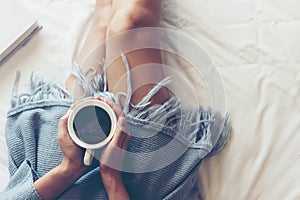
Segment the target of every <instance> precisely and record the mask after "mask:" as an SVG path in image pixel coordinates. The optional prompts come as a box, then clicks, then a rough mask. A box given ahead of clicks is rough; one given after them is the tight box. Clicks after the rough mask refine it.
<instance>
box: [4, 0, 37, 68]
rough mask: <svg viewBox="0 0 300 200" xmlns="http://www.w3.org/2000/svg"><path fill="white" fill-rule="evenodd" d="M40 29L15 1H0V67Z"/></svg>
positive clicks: (35, 20)
mask: <svg viewBox="0 0 300 200" xmlns="http://www.w3.org/2000/svg"><path fill="white" fill-rule="evenodd" d="M41 28H42V27H41V26H40V24H39V23H38V20H37V19H36V18H35V17H34V16H33V15H32V14H31V13H30V12H29V11H28V10H26V9H25V8H24V7H23V6H22V5H21V3H20V2H18V1H16V0H0V65H1V64H2V63H3V62H4V61H6V60H7V59H8V58H9V57H10V56H11V55H12V54H13V53H14V52H15V51H17V50H18V49H19V48H20V47H22V46H23V45H24V44H25V43H26V42H27V41H28V40H29V39H30V38H31V37H32V36H33V35H34V34H35V33H36V32H37V31H38V30H40V29H41Z"/></svg>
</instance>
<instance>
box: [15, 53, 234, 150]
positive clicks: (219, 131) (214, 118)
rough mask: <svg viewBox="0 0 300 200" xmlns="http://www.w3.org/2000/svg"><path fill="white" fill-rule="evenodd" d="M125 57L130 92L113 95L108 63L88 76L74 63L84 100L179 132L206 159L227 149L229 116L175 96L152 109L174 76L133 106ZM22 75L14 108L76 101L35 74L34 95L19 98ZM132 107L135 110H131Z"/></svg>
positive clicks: (140, 123) (229, 127)
mask: <svg viewBox="0 0 300 200" xmlns="http://www.w3.org/2000/svg"><path fill="white" fill-rule="evenodd" d="M121 58H122V60H123V63H124V65H125V67H126V70H127V87H128V89H127V93H122V92H120V93H117V94H113V93H111V92H109V91H108V86H107V78H106V63H105V61H104V60H103V61H101V62H99V64H100V66H102V68H103V72H104V73H103V75H100V74H97V72H96V70H95V69H94V70H89V71H88V73H87V74H83V73H82V72H81V70H80V67H79V66H78V64H77V63H74V66H73V72H72V74H73V75H74V77H75V78H76V79H77V81H78V83H79V84H80V85H81V86H82V87H83V89H84V91H85V94H84V96H83V97H87V96H100V97H104V98H107V99H109V100H111V101H113V102H114V103H116V104H117V105H119V106H120V107H121V108H122V109H123V112H124V114H125V115H126V116H127V118H128V119H132V120H133V121H134V122H135V123H138V124H139V125H146V124H150V123H155V124H158V125H160V126H161V127H164V128H167V129H169V130H172V131H175V132H176V133H178V134H180V135H181V136H183V137H184V138H185V139H186V140H187V141H188V142H189V144H190V147H192V148H201V149H203V150H205V152H206V155H205V156H212V155H214V154H215V153H217V152H218V151H220V150H221V149H222V148H224V146H225V145H226V144H227V142H228V140H229V137H230V134H231V126H230V123H229V117H228V115H225V116H221V114H220V113H219V112H215V111H212V109H210V108H207V109H204V108H202V107H199V108H195V109H194V110H188V111H185V110H183V109H182V104H181V102H180V100H178V99H176V98H175V97H171V98H170V99H169V100H168V101H166V102H165V103H164V104H162V105H153V106H150V107H148V106H149V104H151V98H152V97H153V96H154V95H155V94H156V93H157V92H158V91H159V90H160V89H161V88H162V87H165V86H166V85H168V84H169V83H170V81H171V78H170V77H167V78H165V79H164V80H162V81H161V82H160V83H158V84H157V85H156V86H155V87H154V88H153V89H152V90H151V91H150V92H149V93H148V94H147V95H146V96H145V97H144V98H143V99H142V100H141V101H140V102H139V103H138V104H137V105H132V104H131V103H130V99H131V95H132V86H131V75H130V67H129V64H128V61H127V59H126V56H125V55H124V54H123V53H121ZM91 69H92V68H91ZM19 76H20V75H19V72H18V73H17V76H16V81H15V85H14V91H13V97H12V100H11V105H12V108H15V107H17V106H20V105H22V104H26V103H30V102H37V101H41V100H45V99H48V100H62V99H66V98H68V99H71V100H74V99H73V97H72V95H71V94H70V93H69V92H68V91H67V90H66V89H65V88H64V87H62V86H59V85H58V84H54V83H51V82H47V81H44V80H43V79H42V78H39V77H37V76H35V75H34V74H32V75H31V79H30V88H31V93H23V94H20V95H16V90H17V84H18V80H19ZM120 96H125V97H126V100H125V104H124V105H122V104H121V102H120V101H119V99H120ZM130 106H131V108H132V109H131V110H130V111H129V107H130Z"/></svg>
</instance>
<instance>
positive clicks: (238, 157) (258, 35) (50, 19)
mask: <svg viewBox="0 0 300 200" xmlns="http://www.w3.org/2000/svg"><path fill="white" fill-rule="evenodd" d="M22 3H23V4H24V6H25V7H26V8H27V9H29V10H30V11H31V12H32V13H33V14H35V15H36V16H37V18H38V19H39V20H40V21H41V24H42V25H43V26H44V28H43V29H42V30H41V31H40V32H39V33H38V35H36V36H35V37H34V38H33V39H32V40H31V41H30V42H29V43H28V44H27V45H26V46H25V47H24V48H22V49H21V50H20V51H18V52H17V53H16V54H15V55H14V56H13V57H12V58H11V59H10V60H8V62H7V63H5V65H3V66H1V67H0V80H1V82H2V84H0V91H1V93H0V97H1V101H0V102H1V103H0V152H1V153H0V190H1V189H2V188H3V187H4V186H5V185H6V183H7V182H8V175H7V164H6V160H7V159H6V147H5V141H4V124H5V113H6V112H7V110H8V108H9V97H10V95H11V90H12V85H13V81H14V77H15V73H16V70H20V71H21V72H22V78H21V84H20V88H19V91H22V90H24V88H26V85H24V83H26V82H27V81H28V77H29V75H30V73H31V72H32V71H35V72H37V73H38V74H39V75H42V76H44V77H47V78H49V79H52V80H55V81H60V82H62V83H63V81H64V80H65V78H66V77H67V75H68V72H69V70H70V68H71V65H72V60H74V58H76V55H77V54H78V50H79V49H80V47H81V45H82V42H83V40H84V38H85V35H86V31H87V27H86V24H88V22H89V20H90V18H91V14H92V12H93V4H94V1H84V0H77V1H75V0H72V1H71V0H52V1H50V0H48V1H47V0H40V1H37V0H22ZM299 10H300V2H299V1H297V0H289V1H281V0H255V1H253V0H242V1H240V0H239V1H238V0H228V1H223V0H185V1H180V0H164V6H163V12H162V26H164V27H170V28H178V29H183V31H184V32H185V33H187V34H188V35H189V36H190V37H193V38H194V39H195V40H197V41H198V42H199V43H200V44H201V45H202V46H203V47H204V48H205V49H206V51H207V52H208V53H209V55H210V56H211V57H212V59H213V60H214V62H215V64H216V66H217V68H218V70H219V72H220V74H221V76H222V79H223V84H224V88H225V93H226V102H225V103H226V110H227V111H228V112H229V113H230V115H231V121H232V125H233V135H232V139H231V141H230V143H229V145H228V146H227V147H226V149H224V151H222V152H221V153H220V154H218V155H216V156H215V157H212V158H210V159H207V160H205V161H204V162H203V164H202V166H201V169H200V173H199V174H200V175H199V187H200V189H201V191H202V195H203V198H204V199H209V200H210V199H212V200H215V199H222V200H223V199H224V200H226V199H238V200H244V199H263V200H264V199H267V200H268V199H278V200H279V199H280V200H281V199H288V200H289V199H300V190H299V185H300V173H299V169H300V148H299V144H298V143H299V141H300V116H299V113H300V70H299V69H300V39H299V37H300V12H299ZM183 67H184V66H183ZM21 86H22V87H21ZM199 92H201V91H199Z"/></svg>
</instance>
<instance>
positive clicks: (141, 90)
mask: <svg viewBox="0 0 300 200" xmlns="http://www.w3.org/2000/svg"><path fill="white" fill-rule="evenodd" d="M160 7H161V1H160V0H126V1H124V0H114V1H113V7H112V8H113V16H112V18H111V22H110V25H109V27H108V29H107V37H113V36H115V35H117V34H120V33H122V32H124V31H128V30H131V29H135V28H142V27H156V26H158V24H159V16H160ZM130 39H131V41H130V42H133V43H138V42H143V40H148V39H150V40H153V38H150V37H149V36H147V35H142V36H140V35H139V34H135V35H133V36H132V37H130ZM126 42H128V41H124V43H126ZM153 42H157V41H153ZM122 45H123V42H122V41H119V48H118V47H117V48H116V46H114V47H113V48H111V47H110V46H109V45H107V47H106V58H109V57H110V54H115V51H117V52H120V50H121V49H122ZM126 57H127V59H128V62H129V65H130V68H131V71H133V72H134V71H138V72H137V73H132V84H133V88H137V89H136V90H135V91H134V93H133V95H132V97H131V102H132V103H134V104H136V103H138V102H139V101H141V100H142V98H143V97H144V96H145V95H146V94H147V93H148V92H149V90H151V89H152V88H153V87H154V86H155V85H156V83H158V82H159V81H161V80H162V79H163V78H164V74H163V69H162V68H159V69H158V68H151V67H147V68H143V70H142V71H140V72H139V70H136V69H137V68H138V67H139V66H140V65H143V64H149V63H158V64H159V63H161V54H160V51H159V50H156V49H141V50H135V51H132V52H129V53H127V54H126ZM108 62H112V63H110V65H109V67H108V69H107V79H108V86H109V90H110V91H112V92H114V93H115V92H118V91H123V92H126V90H127V84H126V78H125V79H124V75H125V76H126V69H125V68H124V64H123V62H122V59H121V58H120V57H119V58H117V59H116V60H109V59H108ZM143 79H147V80H151V81H150V82H152V83H149V84H144V85H141V86H139V85H135V83H140V82H143V81H142V80H143ZM168 98H169V94H168V90H167V88H162V89H161V90H160V91H159V92H158V93H157V94H156V95H155V96H154V97H153V99H152V100H151V102H152V104H162V103H163V102H165V101H166V100H167V99H168Z"/></svg>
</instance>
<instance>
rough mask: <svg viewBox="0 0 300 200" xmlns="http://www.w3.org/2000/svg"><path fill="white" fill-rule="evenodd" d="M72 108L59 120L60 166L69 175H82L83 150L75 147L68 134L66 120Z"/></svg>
mask: <svg viewBox="0 0 300 200" xmlns="http://www.w3.org/2000/svg"><path fill="white" fill-rule="evenodd" d="M73 107H74V106H71V107H70V109H69V110H68V112H67V113H66V114H65V115H64V116H63V117H62V118H60V120H59V123H58V143H59V146H60V148H61V151H62V153H63V160H62V162H61V166H62V167H63V168H64V169H65V170H66V171H68V172H69V173H75V172H76V174H78V173H80V174H78V175H80V176H81V175H82V174H83V173H84V171H85V169H86V167H85V166H84V164H83V155H84V149H83V148H81V147H79V146H78V145H76V144H75V143H74V142H73V140H72V139H71V137H70V135H69V133H68V118H69V115H70V112H71V111H72V109H73Z"/></svg>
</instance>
